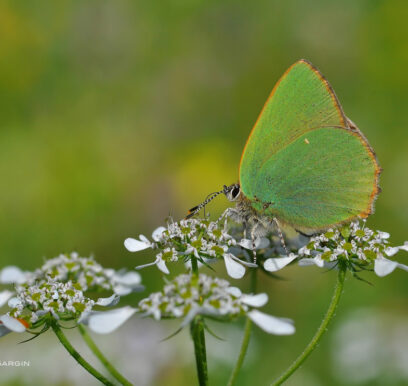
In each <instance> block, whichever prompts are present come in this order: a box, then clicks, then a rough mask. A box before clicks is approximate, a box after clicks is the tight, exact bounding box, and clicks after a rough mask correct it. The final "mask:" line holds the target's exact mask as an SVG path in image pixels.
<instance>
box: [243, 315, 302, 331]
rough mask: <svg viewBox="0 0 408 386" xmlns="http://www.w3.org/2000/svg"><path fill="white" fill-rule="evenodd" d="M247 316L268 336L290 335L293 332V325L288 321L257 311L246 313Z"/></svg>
mask: <svg viewBox="0 0 408 386" xmlns="http://www.w3.org/2000/svg"><path fill="white" fill-rule="evenodd" d="M248 316H249V318H250V319H251V320H252V321H253V322H254V323H255V324H256V325H258V326H259V327H260V328H262V330H264V331H265V332H267V333H269V334H275V335H291V334H293V333H294V332H295V327H294V325H293V324H292V323H291V322H290V321H289V320H288V319H283V318H277V317H275V316H271V315H268V314H264V313H263V312H260V311H258V310H252V311H250V312H248Z"/></svg>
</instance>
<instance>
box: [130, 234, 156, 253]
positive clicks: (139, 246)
mask: <svg viewBox="0 0 408 386" xmlns="http://www.w3.org/2000/svg"><path fill="white" fill-rule="evenodd" d="M125 248H126V249H127V250H128V251H129V252H138V251H143V250H144V249H147V248H153V243H151V242H150V241H149V240H148V239H147V237H146V236H143V235H140V236H139V240H137V239H133V238H131V237H128V238H127V239H126V240H125Z"/></svg>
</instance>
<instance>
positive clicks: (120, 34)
mask: <svg viewBox="0 0 408 386" xmlns="http://www.w3.org/2000/svg"><path fill="white" fill-rule="evenodd" d="M407 20H408V3H407V2H406V1H403V0H388V1H379V0H377V1H372V0H365V1H351V0H347V1H342V2H335V1H318V0H315V1H308V2H304V1H300V0H299V1H285V2H284V1H266V0H265V1H256V2H249V1H212V0H207V1H201V0H191V1H186V0H178V1H160V2H158V1H143V2H142V1H126V0H119V1H101V0H92V1H89V0H82V1H80V2H71V1H62V0H61V1H58V2H55V1H38V2H24V1H1V3H0V53H1V55H0V125H1V126H0V127H1V128H0V175H1V181H2V186H1V189H0V240H1V242H0V266H4V265H8V264H16V265H18V266H20V267H22V268H24V269H33V268H35V267H37V266H39V265H40V264H41V263H42V261H43V258H44V257H53V256H56V255H57V254H59V253H60V252H69V251H72V250H77V251H78V252H79V253H80V254H82V255H89V254H94V255H95V257H96V258H97V260H98V261H100V262H101V263H102V264H104V265H105V266H111V267H116V268H118V267H122V266H126V267H128V268H132V267H133V266H135V265H136V264H141V263H144V262H148V261H150V260H151V259H152V257H153V256H152V255H151V254H149V253H148V252H147V253H145V254H143V253H141V254H131V253H129V252H127V251H126V250H125V248H124V247H123V240H124V239H125V238H126V237H129V236H136V235H138V234H139V233H143V234H146V235H150V233H151V231H152V230H153V229H154V228H155V227H157V226H159V225H161V224H163V222H164V219H165V218H166V217H167V216H168V215H169V214H171V215H172V216H174V217H175V218H176V219H179V218H181V217H182V216H183V215H184V214H185V213H186V210H187V209H188V208H190V207H191V206H193V205H195V204H197V203H198V202H200V201H201V200H202V199H203V198H204V197H205V196H206V195H207V194H208V193H209V192H212V191H214V190H218V189H219V188H220V186H222V185H223V184H230V183H233V182H235V181H237V178H238V164H239V159H240V155H241V151H242V149H243V146H244V144H245V141H246V138H247V136H248V134H249V132H250V130H251V127H252V125H253V123H254V122H255V120H256V117H257V115H258V113H259V111H260V109H261V107H262V106H263V103H264V102H265V100H266V98H267V96H268V94H269V92H270V91H271V89H272V87H273V85H274V84H275V82H276V81H277V80H278V78H279V77H280V75H281V74H282V73H283V72H284V71H285V70H286V68H287V67H289V66H290V65H291V64H292V63H293V62H294V61H296V60H298V59H300V58H306V59H308V60H310V61H311V62H312V63H314V64H315V65H316V66H317V67H318V68H320V70H321V71H322V72H323V74H325V76H326V77H327V78H328V79H329V81H330V83H331V84H332V86H333V88H334V89H335V90H336V93H337V95H338V97H339V99H340V101H341V103H342V105H343V108H344V110H345V112H346V114H347V115H348V116H349V117H350V118H351V119H352V120H353V121H355V122H356V123H357V124H358V126H359V127H360V129H361V130H362V131H363V132H364V134H365V135H366V136H367V137H368V139H369V141H370V143H371V145H372V146H373V147H374V149H375V150H376V152H377V155H378V158H379V161H380V164H381V166H382V167H383V169H384V172H383V174H382V177H381V187H382V189H383V192H382V193H381V195H380V197H379V198H378V200H377V205H376V213H375V215H373V216H372V217H371V218H370V219H369V226H371V227H373V228H378V229H381V230H384V231H388V232H390V233H391V241H392V242H393V243H394V244H397V245H400V243H402V242H403V241H404V240H406V239H408V205H407V197H408V114H407V111H408V109H407V106H408V92H407V89H408V34H407ZM226 206H227V202H226V200H225V199H224V198H220V199H218V200H216V201H214V203H213V204H211V206H210V211H211V213H212V214H213V215H214V216H215V215H217V214H218V213H220V212H221V211H222V210H223V209H224V208H225V207H226ZM407 258H408V255H407V254H405V255H403V252H402V253H401V254H400V255H399V256H397V259H399V260H400V261H401V262H405V263H407ZM170 268H171V267H170ZM217 271H218V273H219V274H220V275H224V274H225V269H224V267H223V266H222V265H219V266H217ZM143 275H144V276H143V278H144V282H145V284H146V286H147V290H148V291H150V290H156V289H158V288H159V287H160V285H161V283H162V280H161V277H160V275H159V273H158V271H157V270H156V269H154V268H152V269H148V270H145V271H143ZM282 275H283V276H284V277H285V279H287V280H286V281H271V280H270V279H269V278H266V277H262V278H261V283H260V290H263V291H266V292H268V294H269V295H270V299H271V300H270V302H269V305H268V306H267V307H266V310H267V311H270V312H271V313H273V314H275V315H279V316H287V317H291V318H293V319H294V320H295V322H296V326H297V333H296V334H295V335H294V336H291V337H275V336H267V335H265V334H262V333H261V332H260V331H256V332H255V339H254V341H253V343H252V346H251V350H252V351H251V353H250V358H249V359H248V362H247V365H246V366H244V368H243V371H242V374H241V377H240V380H239V382H238V384H239V385H252V384H256V385H267V384H269V383H270V382H271V381H272V380H273V379H274V377H275V376H276V375H278V374H279V372H280V371H281V370H282V369H283V368H285V367H286V366H287V365H288V364H289V363H290V362H291V360H292V359H294V357H295V356H296V355H297V354H298V353H299V352H300V350H301V349H302V348H303V347H304V346H305V344H306V342H307V341H308V339H310V337H311V336H312V334H313V333H314V330H315V329H316V327H317V325H318V324H319V322H320V320H321V318H322V316H323V314H324V312H325V308H326V306H327V304H328V302H329V299H330V296H331V291H332V287H333V285H334V281H335V274H334V273H333V272H329V273H322V271H321V270H318V269H314V268H308V269H306V268H302V269H301V268H298V267H291V268H289V269H287V270H286V271H284V272H283V273H282ZM406 275H407V273H406V272H402V271H401V272H394V273H393V274H392V275H390V276H388V277H386V278H382V279H379V278H376V277H374V275H371V274H369V273H366V274H364V277H365V278H367V279H368V280H369V281H371V282H372V283H373V284H374V285H373V286H369V285H366V284H365V283H362V282H359V281H356V280H352V279H349V280H348V282H347V283H346V290H345V293H344V298H343V299H342V302H341V305H340V308H339V311H338V317H337V319H335V321H334V323H333V325H332V327H331V331H330V333H329V334H328V335H327V336H326V337H325V339H324V340H323V341H322V343H321V344H320V346H319V348H318V350H317V351H316V352H315V353H314V354H313V356H312V357H311V358H310V359H309V360H308V361H307V362H306V364H305V365H303V367H302V368H301V369H300V370H299V371H298V373H297V374H296V376H294V377H293V379H291V380H290V381H288V383H287V384H288V385H347V384H357V385H403V384H408V373H407V370H406V363H407V357H408V337H407V336H406V333H405V335H403V333H402V332H398V331H400V330H401V329H400V330H398V328H399V327H398V326H400V325H405V326H406V323H407V318H408V312H407V291H408V280H407V276H406ZM234 284H239V285H240V284H242V288H243V289H245V288H246V286H247V283H246V282H245V281H244V282H239V283H238V282H234ZM138 298H140V296H139V297H135V298H134V299H133V301H137V299H138ZM361 309H364V310H366V311H367V312H368V313H369V315H371V316H370V317H368V320H378V321H380V320H385V319H384V318H392V322H389V321H388V319H387V321H385V322H384V328H383V329H382V328H379V332H374V333H373V335H372V337H371V338H370V336H369V337H368V338H367V341H368V344H366V346H364V345H363V346H361V345H359V344H358V337H357V338H356V337H353V338H351V336H352V335H350V334H343V335H341V331H342V330H341V329H342V326H344V325H345V323H349V322H350V320H351V319H352V320H354V319H353V318H355V315H357V314H356V312H359V310H361ZM359 320H360V319H359V318H358V317H356V323H358V321H359ZM362 320H367V318H366V319H362ZM150 323H151V324H154V323H155V322H153V321H152V322H150ZM404 323H405V324H404ZM147 325H149V324H147ZM144 326H146V323H145V324H144ZM175 326H176V324H173V325H172V324H170V325H169V331H172V328H174V327H175ZM390 326H391V327H390ZM392 326H396V327H395V329H393V328H392ZM134 327H135V329H136V330H134V331H135V336H134V337H133V336H132V337H131V339H134V340H135V343H134V344H135V345H137V344H138V343H137V338H138V335H140V331H137V328H138V323H136V322H135V323H134ZM239 327H241V325H240V324H239V323H237V325H236V326H235V328H236V329H237V331H235V333H236V334H235V335H234V338H231V339H229V340H228V339H227V341H226V342H222V343H216V347H217V349H216V351H217V353H218V355H219V357H217V356H216V353H213V354H210V369H209V370H210V381H211V384H213V385H222V384H225V382H226V379H227V377H228V374H229V371H230V368H231V366H232V363H231V361H233V360H234V359H235V355H236V351H234V350H231V347H230V346H231V344H232V343H231V340H232V341H237V342H238V343H239V340H240V330H239ZM231 328H232V327H231ZM214 329H215V330H216V331H218V332H220V331H221V335H222V334H223V333H225V334H226V335H228V334H229V328H227V329H225V328H223V327H222V326H218V325H215V326H214ZM352 330H353V329H352ZM363 330H364V329H363ZM336 331H337V333H336ZM373 331H374V330H373ZM375 331H377V330H375ZM401 331H405V330H404V329H402V330H401ZM381 333H383V335H381ZM117 334H119V332H117ZM164 334H165V333H163V332H162V333H159V334H158V335H157V337H156V336H153V338H152V340H153V341H154V342H155V344H157V342H158V340H160V339H161V338H163V337H164V336H165V335H164ZM336 334H337V335H336ZM339 334H340V335H339ZM387 334H390V335H392V336H393V337H394V338H395V339H394V340H392V339H391V338H389V335H387ZM398 334H400V335H398ZM401 334H402V335H401ZM379 335H381V337H382V338H381V339H383V341H381V342H385V343H384V344H381V345H379V346H378V347H377V346H376V347H377V349H378V350H379V351H384V352H385V354H384V355H383V357H381V356H380V360H379V362H381V366H382V367H378V366H379V364H378V363H379V362H378V363H377V362H375V361H376V360H378V358H374V359H373V358H372V357H370V356H369V355H368V354H369V353H370V352H372V350H374V349H373V346H372V345H371V346H370V344H369V343H370V342H371V343H372V340H373V339H374V338H375V337H377V338H378V336H379ZM339 336H340V338H339ZM7 339H8V341H7V342H9V343H8V346H10V345H15V344H16V343H17V342H18V341H19V337H15V336H14V337H11V336H10V337H7ZM100 339H101V342H102V344H103V340H104V339H106V338H105V337H102V338H100ZM183 339H185V340H186V342H187V343H185V344H186V345H188V340H187V339H188V333H187V331H184V332H182V334H180V335H178V336H176V337H175V338H173V339H172V340H170V341H167V342H165V343H161V344H160V345H158V346H157V350H167V351H166V352H168V353H169V355H167V356H166V358H165V360H164V361H163V362H160V363H162V364H161V365H159V363H158V362H154V361H153V362H152V363H151V367H152V369H153V370H152V376H151V378H149V380H148V381H146V382H145V383H143V384H153V385H191V384H194V382H195V381H193V380H194V377H195V368H194V363H193V362H192V360H186V361H183V360H181V359H180V356H177V355H172V352H177V350H179V349H180V348H179V349H177V350H176V346H177V345H180V342H181V341H183ZM209 339H211V338H209ZM347 339H349V340H350V339H352V342H350V343H353V342H354V343H355V344H357V346H359V347H360V349H361V350H362V351H361V353H360V354H358V353H357V356H358V355H360V356H361V357H362V358H369V359H368V361H369V363H368V364H367V363H366V365H367V366H368V367H369V369H371V370H369V371H368V373H367V374H368V375H367V376H360V377H358V376H357V377H355V376H354V377H353V375H352V371H351V370H350V368H349V367H347V366H349V365H347V364H344V363H343V362H341V356H339V355H338V353H339V352H343V351H341V350H342V349H344V350H346V351H345V352H346V353H347V352H348V351H347V347H346V348H344V347H343V348H342V346H341V345H342V344H346V343H347ZM356 339H357V342H356ZM403 339H405V341H404V340H403ZM374 340H375V339H374ZM391 340H392V342H394V341H395V342H397V343H398V342H399V345H400V346H401V347H400V346H399V347H397V348H395V347H394V346H395V344H397V343H395V342H394V343H395V344H394V343H392V344H394V346H392V344H391V343H390V342H391ZM5 342H6V341H2V342H0V350H1V354H0V356H1V358H0V359H1V360H5V359H8V358H7V357H6V355H5V352H6V350H5V346H4V344H5ZM183 342H184V341H183ZM339 342H340V343H339ZM344 342H346V343H344ZM401 342H405V343H407V344H402V343H401ZM366 343H367V342H366ZM144 344H146V345H148V344H149V343H148V342H145V343H144ZM152 344H153V343H152ZM183 344H184V343H183ZM386 344H390V345H391V346H392V347H391V346H390V347H391V348H389V350H391V351H392V352H393V353H396V354H395V358H394V356H392V355H388V354H387V353H388V352H389V351H387V350H388V349H387V350H386V349H385V345H386ZM27 345H32V346H33V347H34V346H35V345H36V343H35V342H31V343H28V344H27ZM23 346H24V345H23ZM20 347H21V346H20ZM362 347H363V348H364V347H367V350H366V351H364V349H363V348H362ZM31 349H32V350H33V348H31ZM223 350H225V351H223ZM228 350H229V351H228ZM350 350H351V351H353V350H352V349H350ZM220 352H221V353H224V354H220ZM353 352H354V351H353ZM349 354H350V353H349ZM32 355H36V354H35V351H33V354H32ZM38 355H39V356H40V351H39V353H38ZM345 355H348V354H345ZM350 355H352V354H350ZM227 356H228V357H230V358H229V360H230V362H228V360H226V359H227V358H226V357H227ZM222 357H223V358H222ZM339 357H340V359H339ZM40 358H41V356H40ZM64 358H65V359H66V361H67V362H68V361H71V359H70V358H68V354H67V356H66V357H64ZM220 358H222V359H223V360H221V359H220ZM401 358H405V360H403V359H401ZM23 359H25V358H23ZM399 360H400V361H401V360H403V363H405V367H404V366H398V365H397V364H398V363H396V362H398V361H399ZM134 362H135V363H136V364H137V363H138V358H137V357H135V358H134ZM339 362H340V363H339ZM355 363H359V362H358V357H357V359H356V361H355ZM61 365H62V364H61V363H59V364H55V365H54V366H55V367H57V368H58V366H61ZM342 366H343V367H342ZM361 366H362V367H361V369H360V370H361V371H360V370H359V368H358V369H357V373H358V372H359V371H360V372H362V373H364V371H363V365H361ZM119 367H120V365H119ZM373 368H374V370H375V369H377V370H378V369H380V370H379V371H377V373H375V372H374V373H373V371H372V370H373ZM404 368H405V370H404ZM33 371H35V366H34V365H33V366H32V367H31V368H30V369H29V370H27V369H25V370H21V372H25V373H26V374H30V373H29V372H33ZM77 371H79V372H80V371H82V370H80V369H77ZM370 371H371V373H370ZM21 372H20V373H19V372H16V373H15V375H13V376H10V375H7V377H6V376H5V374H6V369H4V368H0V380H1V381H2V383H3V384H30V381H28V380H27V379H26V378H24V377H23V376H21ZM27 372H28V373H27ZM366 372H367V371H366ZM370 374H371V375H370ZM372 374H374V375H372ZM360 375H361V374H360ZM363 375H364V374H363ZM41 376H44V379H43V380H42V381H43V384H46V382H47V381H46V379H47V376H46V375H45V374H42V375H41V374H39V375H38V374H37V375H36V377H40V378H35V379H41ZM28 379H34V378H28ZM84 379H85V380H88V378H86V375H85V378H84ZM133 379H134V380H135V381H136V380H137V372H136V374H135V375H133ZM33 382H34V381H33ZM55 382H56V383H61V384H70V382H72V380H71V381H70V379H69V377H68V378H67V379H61V380H56V381H55ZM32 384H34V383H32ZM139 384H142V383H139Z"/></svg>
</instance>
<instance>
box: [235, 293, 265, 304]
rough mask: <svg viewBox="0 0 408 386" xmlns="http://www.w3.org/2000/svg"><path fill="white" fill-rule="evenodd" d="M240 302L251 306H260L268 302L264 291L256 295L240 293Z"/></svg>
mask: <svg viewBox="0 0 408 386" xmlns="http://www.w3.org/2000/svg"><path fill="white" fill-rule="evenodd" d="M241 299H242V302H243V303H245V304H247V305H248V306H251V307H262V306H264V305H265V304H266V303H268V295H267V294H265V293H261V294H257V295H246V294H244V295H242V297H241Z"/></svg>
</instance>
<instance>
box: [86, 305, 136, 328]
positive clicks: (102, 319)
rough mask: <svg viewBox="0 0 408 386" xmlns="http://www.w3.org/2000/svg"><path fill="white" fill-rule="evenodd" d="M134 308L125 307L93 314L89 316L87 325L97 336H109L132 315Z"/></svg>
mask: <svg viewBox="0 0 408 386" xmlns="http://www.w3.org/2000/svg"><path fill="white" fill-rule="evenodd" d="M135 312H136V309H135V308H132V307H129V306H126V307H122V308H117V309H115V310H111V311H105V312H95V313H92V314H91V315H89V317H88V320H87V324H88V326H89V328H90V329H91V330H92V331H94V332H96V333H98V334H109V333H110V332H112V331H114V330H116V329H117V328H118V327H120V326H121V325H122V324H123V323H125V322H126V321H127V320H128V319H129V318H130V317H131V316H132V315H133V314H134V313H135Z"/></svg>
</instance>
